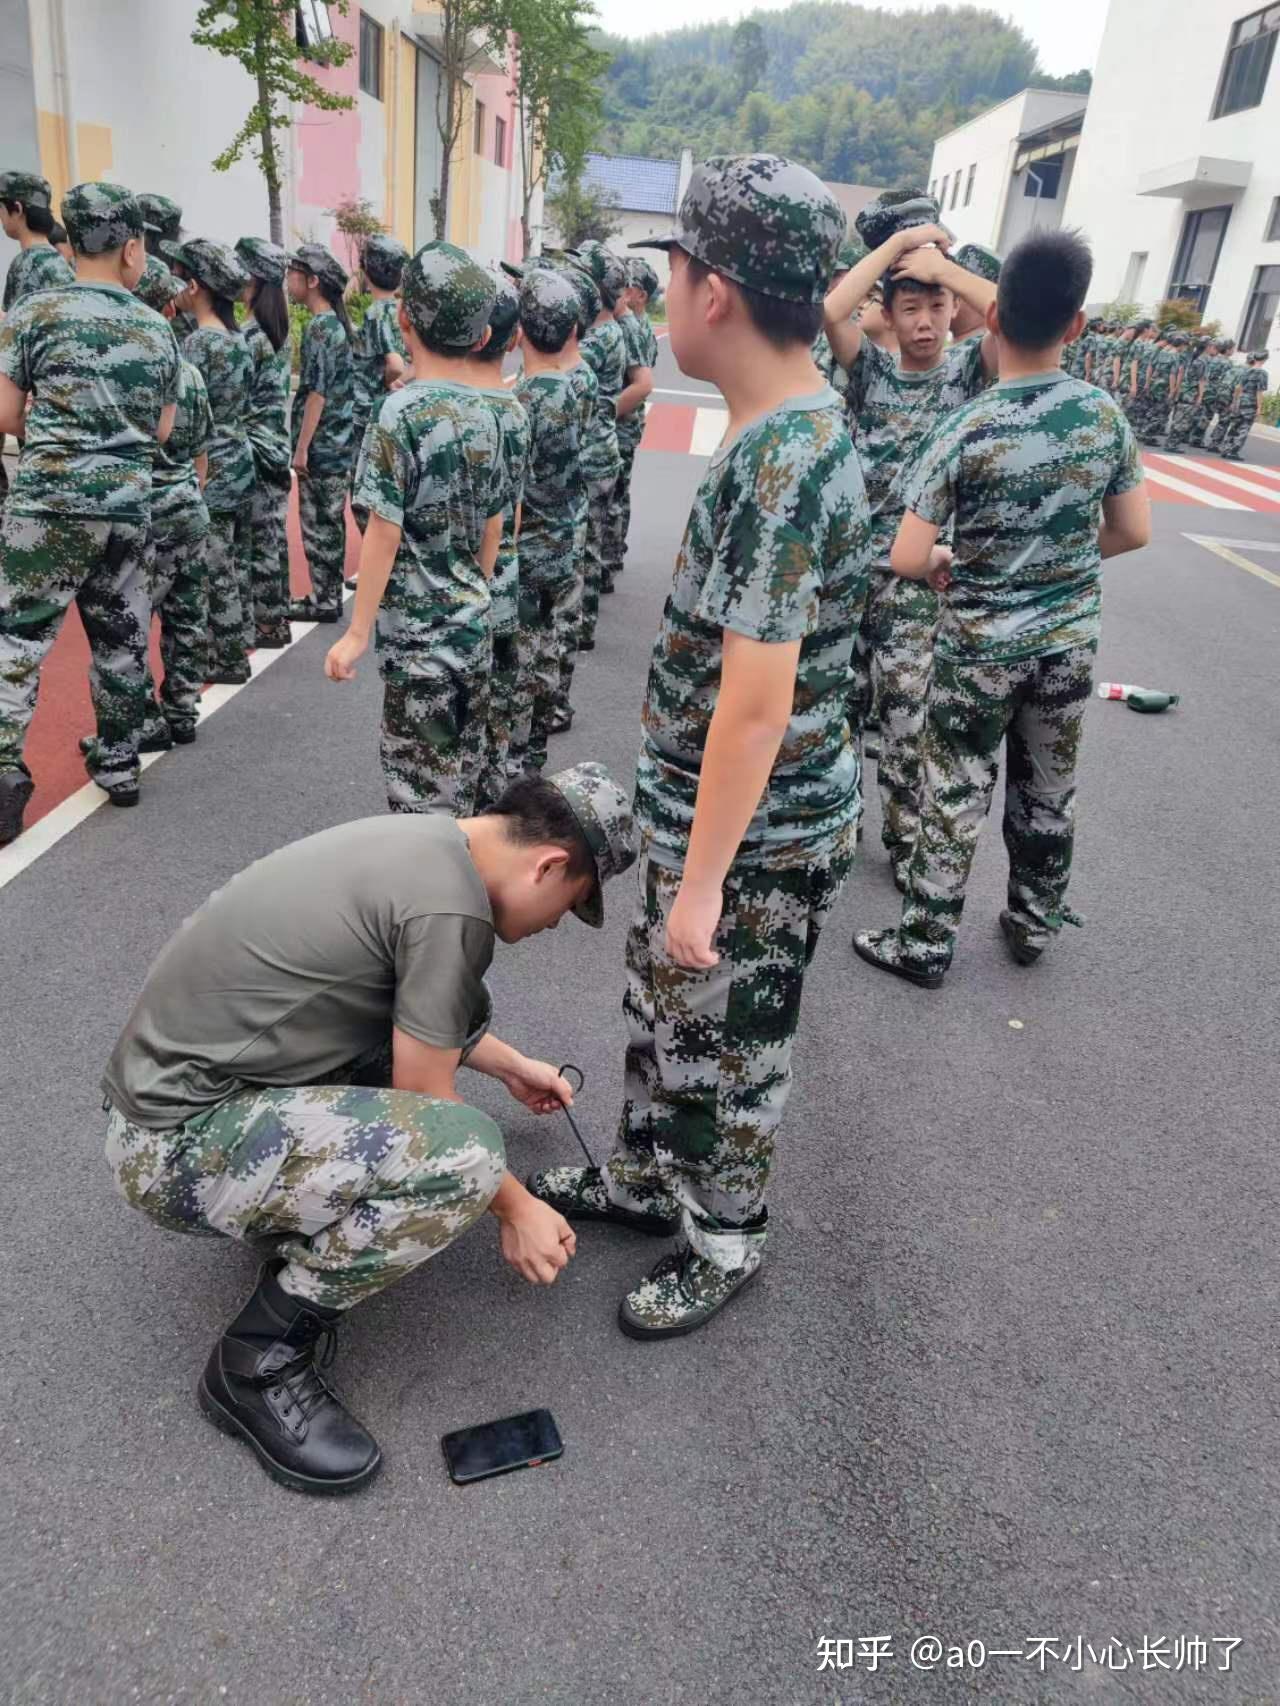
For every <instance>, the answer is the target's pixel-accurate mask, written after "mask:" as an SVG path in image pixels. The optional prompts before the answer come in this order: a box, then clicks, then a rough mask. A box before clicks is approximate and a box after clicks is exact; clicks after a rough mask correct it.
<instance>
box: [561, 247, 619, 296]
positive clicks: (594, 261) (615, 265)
mask: <svg viewBox="0 0 1280 1706" xmlns="http://www.w3.org/2000/svg"><path fill="white" fill-rule="evenodd" d="M565 252H566V254H567V256H568V258H569V262H570V265H572V266H576V267H577V268H578V270H579V271H580V272H584V273H586V275H587V277H588V278H589V279H590V280H591V282H592V283H593V284H594V285H595V287H596V289H597V290H598V291H599V292H600V298H601V302H602V303H603V305H604V307H606V308H613V307H616V305H617V301H618V298H619V297H620V296H621V295H622V293H623V291H624V290H625V289H626V288H627V284H628V274H627V263H626V261H625V260H623V258H622V256H621V255H615V254H614V252H613V250H612V249H606V248H605V246H604V244H603V243H596V244H593V245H591V246H588V245H587V244H585V243H583V244H582V245H580V247H579V248H577V249H576V250H566V251H565Z"/></svg>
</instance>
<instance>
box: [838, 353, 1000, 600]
mask: <svg viewBox="0 0 1280 1706" xmlns="http://www.w3.org/2000/svg"><path fill="white" fill-rule="evenodd" d="M986 383H987V376H986V373H985V372H984V370H983V366H982V340H981V338H962V339H961V341H960V342H959V343H956V344H949V345H948V346H947V348H946V349H945V350H944V351H943V354H942V359H941V361H939V362H938V364H937V366H936V367H931V368H929V369H928V371H927V372H925V373H904V372H903V371H902V369H901V367H900V366H899V365H898V359H897V357H896V356H893V355H888V354H886V352H885V351H884V350H882V349H881V348H880V347H879V346H878V345H877V344H873V343H872V341H871V339H870V338H863V340H862V344H861V346H860V348H859V350H858V354H857V359H856V360H855V361H854V363H853V365H852V367H851V368H850V369H849V384H850V395H851V398H857V399H859V404H858V417H857V422H858V433H857V437H858V455H859V457H860V458H861V461H862V473H863V477H864V479H865V480H866V483H867V502H868V504H869V505H870V506H871V526H872V536H871V550H872V556H871V561H872V564H873V566H874V567H876V568H881V569H885V570H887V569H888V566H889V552H890V550H891V549H892V547H893V541H894V538H895V536H896V534H897V531H898V524H899V523H900V522H901V520H902V512H903V508H904V504H903V497H902V492H903V486H904V482H905V479H906V475H907V472H908V470H909V468H910V465H911V462H912V460H913V458H914V456H915V453H916V451H917V450H918V449H919V448H920V445H921V444H922V443H923V442H924V440H925V439H926V438H927V437H928V436H929V435H930V433H932V432H933V431H934V429H935V428H936V427H937V426H938V424H939V422H940V421H941V420H942V418H943V416H944V415H949V414H950V413H951V411H952V409H956V408H959V406H960V405H961V403H967V402H968V400H969V399H970V397H974V396H976V395H977V394H978V393H979V392H980V391H982V390H983V389H984V387H985V386H986Z"/></svg>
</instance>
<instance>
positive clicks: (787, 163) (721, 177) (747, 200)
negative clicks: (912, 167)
mask: <svg viewBox="0 0 1280 1706" xmlns="http://www.w3.org/2000/svg"><path fill="white" fill-rule="evenodd" d="M844 234H845V219H844V214H843V212H842V211H841V209H840V204H839V203H838V202H837V201H836V199H835V197H834V196H833V195H832V194H831V192H830V190H828V189H827V188H826V186H825V185H824V184H823V183H822V182H821V181H820V180H819V179H818V178H816V177H815V176H814V175H813V173H812V172H811V171H809V170H808V168H807V167H805V166H797V165H796V164H795V162H794V161H791V160H783V159H781V158H780V157H779V156H778V155H776V154H736V155H727V154H718V155H714V156H713V157H712V158H711V159H709V160H704V161H703V163H702V164H701V165H700V166H695V167H694V169H693V176H692V177H691V178H690V179H689V187H688V189H687V190H686V191H685V192H684V199H683V200H682V201H681V203H680V211H679V212H678V213H677V214H676V227H675V230H674V231H673V232H672V233H671V235H670V236H669V237H653V238H647V239H646V240H645V241H643V242H640V243H632V245H631V247H632V248H633V249H671V248H673V247H679V248H681V249H683V250H684V252H685V253H686V254H687V255H692V256H693V257H694V259H695V260H699V261H701V262H702V263H703V265H704V266H708V267H711V268H712V269H713V270H714V271H716V272H718V273H723V274H724V276H725V277H726V278H731V279H733V280H734V281H735V282H736V283H738V284H742V285H745V286H746V287H747V289H748V290H757V291H759V292H760V293H761V295H764V296H774V297H778V298H780V299H781V300H782V301H784V302H821V300H822V298H823V297H824V296H825V295H826V293H827V290H828V288H829V286H830V283H831V274H832V271H833V270H834V268H835V264H836V255H837V253H838V251H839V248H840V243H841V241H842V239H843V237H844Z"/></svg>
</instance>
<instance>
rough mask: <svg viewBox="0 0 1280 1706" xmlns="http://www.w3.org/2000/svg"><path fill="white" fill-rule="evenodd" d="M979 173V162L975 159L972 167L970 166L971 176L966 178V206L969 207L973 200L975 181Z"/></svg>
mask: <svg viewBox="0 0 1280 1706" xmlns="http://www.w3.org/2000/svg"><path fill="white" fill-rule="evenodd" d="M977 175H978V162H977V161H976V160H975V161H974V162H973V165H972V166H970V168H969V176H968V177H967V178H966V179H965V186H964V205H965V206H966V207H968V205H969V203H970V202H971V201H972V200H973V181H974V179H975V178H976V177H977Z"/></svg>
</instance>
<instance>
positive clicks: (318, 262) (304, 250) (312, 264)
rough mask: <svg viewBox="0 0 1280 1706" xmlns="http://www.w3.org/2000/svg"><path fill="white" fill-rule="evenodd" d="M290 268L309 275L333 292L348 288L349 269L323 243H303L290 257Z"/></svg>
mask: <svg viewBox="0 0 1280 1706" xmlns="http://www.w3.org/2000/svg"><path fill="white" fill-rule="evenodd" d="M289 266H290V267H291V268H292V269H293V270H294V271H295V272H305V273H309V274H310V275H311V277H312V278H318V279H319V280H320V282H321V284H327V285H328V286H329V287H330V289H332V290H345V289H346V288H347V269H346V268H345V267H344V266H343V264H342V262H341V261H339V260H338V259H337V258H336V256H334V255H331V254H330V253H329V251H328V249H326V248H325V246H324V244H323V243H301V244H299V246H298V247H297V248H296V249H295V250H294V251H293V253H292V254H291V255H290V256H289Z"/></svg>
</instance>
